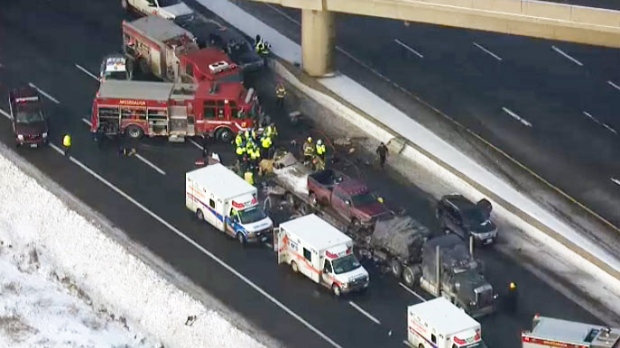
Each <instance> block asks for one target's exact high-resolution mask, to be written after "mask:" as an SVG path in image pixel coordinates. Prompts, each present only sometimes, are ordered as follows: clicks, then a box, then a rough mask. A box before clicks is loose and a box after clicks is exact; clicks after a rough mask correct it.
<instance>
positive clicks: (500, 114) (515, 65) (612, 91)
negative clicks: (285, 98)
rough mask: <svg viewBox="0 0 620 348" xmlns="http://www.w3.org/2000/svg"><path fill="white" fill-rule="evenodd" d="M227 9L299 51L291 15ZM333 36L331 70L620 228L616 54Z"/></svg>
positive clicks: (512, 39) (350, 28) (449, 35)
mask: <svg viewBox="0 0 620 348" xmlns="http://www.w3.org/2000/svg"><path fill="white" fill-rule="evenodd" d="M584 1H586V0H584ZM190 2H192V1H190ZM587 2H588V4H590V5H600V6H603V5H606V6H607V7H614V6H615V7H614V8H619V7H620V5H618V4H617V3H616V2H611V1H599V2H597V1H593V0H589V1H587ZM236 4H237V5H238V6H241V7H242V8H244V9H246V11H249V12H250V13H252V14H253V15H254V16H256V17H258V18H260V19H261V20H262V21H264V22H265V23H267V24H268V25H270V26H272V27H274V28H276V30H278V31H280V32H281V33H282V34H284V35H285V36H287V37H289V38H290V39H292V40H294V41H296V42H298V43H299V42H300V28H299V23H300V15H299V11H297V10H293V9H287V8H281V7H276V6H273V5H269V4H260V3H256V2H250V1H240V2H236ZM336 28H337V30H336V31H337V34H336V43H337V45H338V51H339V54H338V55H337V57H336V66H337V69H338V70H340V71H342V72H343V73H345V74H347V75H348V76H350V77H351V78H353V79H354V80H356V81H357V82H359V83H360V84H362V85H364V86H366V87H367V88H368V89H370V90H371V91H373V92H374V93H375V94H377V95H379V96H380V97H382V98H384V99H385V100H389V101H390V102H391V103H393V104H394V105H395V106H396V107H398V108H399V109H401V110H403V111H404V112H405V113H407V114H408V115H410V117H412V118H414V119H416V120H418V121H420V122H422V124H424V125H427V126H429V125H430V124H432V123H434V122H436V120H428V119H425V116H423V115H422V114H421V113H415V112H409V110H410V109H414V108H415V106H412V105H413V104H417V103H418V102H416V100H415V99H414V98H413V96H416V97H419V98H420V99H421V100H423V101H424V102H426V103H427V104H430V105H432V106H433V107H434V108H436V109H438V110H440V111H441V112H442V113H444V114H446V115H447V116H448V117H450V118H451V119H452V120H455V121H456V122H458V123H459V124H461V125H463V126H464V127H466V128H467V129H469V130H471V131H473V132H474V133H476V134H477V135H479V136H481V137H482V138H484V139H485V140H486V141H487V142H489V143H491V144H493V145H494V146H495V147H497V148H499V149H500V150H502V151H503V152H505V153H507V154H508V155H509V156H510V157H512V158H513V159H516V160H517V161H518V162H520V163H522V164H524V165H525V166H526V167H527V168H529V169H530V170H531V171H532V172H535V173H537V174H538V175H540V176H541V177H543V178H544V179H546V180H547V181H548V182H550V183H551V184H552V185H554V186H556V187H558V188H559V189H561V190H562V191H564V192H566V193H567V194H568V195H569V196H571V197H573V198H574V199H575V200H577V201H579V202H580V203H582V204H584V205H585V206H587V207H588V208H590V209H592V210H593V211H594V212H596V213H597V214H599V215H600V216H602V217H603V218H605V219H607V220H608V221H610V222H611V223H612V224H614V225H615V226H618V227H620V162H618V158H619V155H620V147H619V146H618V143H619V141H620V140H619V139H620V138H619V136H620V134H619V133H620V120H619V119H618V117H617V115H618V111H620V98H618V97H619V96H620V69H619V67H618V62H619V61H620V50H616V49H607V48H600V47H591V46H585V45H575V44H570V43H564V42H552V41H546V40H538V39H532V38H526V37H519V36H508V35H499V34H494V33H485V32H477V31H471V30H463V29H457V28H447V27H439V26H434V25H425V24H417V23H408V25H405V24H404V23H403V22H402V21H394V20H387V19H381V18H372V17H362V16H349V15H345V14H338V15H337V24H336ZM360 28H363V30H362V29H360ZM383 82H389V83H383ZM394 86H398V87H399V88H395V87H394ZM435 119H441V117H440V116H439V115H436V117H435ZM430 127H432V126H430ZM444 128H445V127H444Z"/></svg>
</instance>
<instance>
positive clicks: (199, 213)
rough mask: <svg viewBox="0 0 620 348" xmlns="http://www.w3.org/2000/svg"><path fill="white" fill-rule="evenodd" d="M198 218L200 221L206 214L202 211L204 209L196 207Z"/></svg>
mask: <svg viewBox="0 0 620 348" xmlns="http://www.w3.org/2000/svg"><path fill="white" fill-rule="evenodd" d="M196 219H198V221H204V220H205V215H204V214H203V213H202V210H200V209H196Z"/></svg>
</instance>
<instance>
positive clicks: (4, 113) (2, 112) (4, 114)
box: [0, 109, 11, 120]
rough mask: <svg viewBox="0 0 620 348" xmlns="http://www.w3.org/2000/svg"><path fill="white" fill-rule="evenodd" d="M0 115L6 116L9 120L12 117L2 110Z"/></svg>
mask: <svg viewBox="0 0 620 348" xmlns="http://www.w3.org/2000/svg"><path fill="white" fill-rule="evenodd" d="M0 114H2V116H4V117H6V118H8V119H9V120H10V119H11V115H10V114H9V113H8V112H6V111H4V110H2V109H0Z"/></svg>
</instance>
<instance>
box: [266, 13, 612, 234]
mask: <svg viewBox="0 0 620 348" xmlns="http://www.w3.org/2000/svg"><path fill="white" fill-rule="evenodd" d="M265 6H268V7H270V8H271V9H272V10H273V11H275V12H276V13H278V14H280V15H281V16H283V17H284V18H287V19H288V20H290V21H291V22H293V23H295V24H297V25H298V26H301V23H299V21H297V20H295V19H294V18H291V17H290V16H288V15H287V14H285V13H283V12H282V11H280V10H279V9H278V8H276V7H274V6H272V5H269V4H265ZM336 50H337V51H338V52H340V53H342V54H343V55H345V56H346V57H347V58H349V59H351V60H352V61H354V62H355V63H357V64H358V65H359V66H361V67H362V68H364V69H366V70H368V71H370V72H371V73H373V74H374V75H375V76H377V77H378V78H379V79H381V80H383V81H385V82H386V83H388V84H389V85H391V86H392V87H394V88H396V89H398V90H399V91H401V92H402V93H403V94H405V95H408V96H409V97H411V98H412V99H414V100H415V101H416V102H418V103H420V104H422V105H424V106H425V107H427V108H429V109H430V110H432V111H433V112H435V113H437V114H438V115H441V116H442V117H443V118H445V119H446V120H448V121H449V122H450V123H452V124H453V125H454V126H456V127H458V128H459V129H461V130H463V131H464V132H466V133H467V134H469V135H471V136H472V137H474V138H475V139H476V140H478V141H480V142H481V143H483V144H484V145H486V146H488V147H489V148H490V149H492V150H493V151H495V152H496V153H498V154H499V155H501V156H502V157H504V158H505V159H507V160H509V161H510V162H512V163H514V164H515V165H516V166H518V167H519V168H521V169H523V170H524V171H526V172H527V173H528V174H529V175H531V176H532V177H533V178H535V179H536V180H538V181H539V182H540V183H542V184H543V185H545V186H547V187H548V188H549V189H551V190H552V191H555V192H556V193H557V194H559V195H560V196H562V197H564V198H566V199H568V200H569V201H571V202H572V203H573V204H575V205H576V206H578V207H579V208H581V209H583V210H584V211H585V212H587V213H588V214H590V215H591V216H593V217H594V218H596V219H598V220H599V221H600V222H601V223H603V224H604V225H605V226H607V227H609V228H611V229H613V230H614V231H616V232H618V233H620V227H619V226H616V225H614V224H613V223H612V222H611V221H609V220H607V219H606V218H604V217H603V216H602V215H600V214H598V213H597V212H595V211H594V210H592V209H591V208H590V207H588V206H586V205H585V204H583V203H581V202H580V201H578V200H577V199H576V198H574V197H573V196H571V195H569V194H568V193H566V192H565V191H564V190H562V189H560V188H559V187H557V186H555V185H554V184H552V183H551V182H549V180H547V179H545V178H543V177H542V176H540V174H538V173H536V172H535V171H534V170H532V169H531V168H530V167H528V166H526V165H525V164H523V163H521V162H520V161H518V160H517V159H516V158H514V157H512V156H511V155H509V154H508V153H507V152H506V151H504V150H502V149H500V148H499V147H497V146H496V145H495V144H493V143H492V142H490V141H488V140H486V139H485V138H483V137H482V136H481V135H480V134H478V133H476V132H474V131H473V130H471V129H470V128H468V127H467V126H465V125H464V124H462V123H460V122H459V121H457V120H456V119H455V118H453V117H451V116H449V115H448V114H446V113H445V112H443V111H441V110H439V109H438V108H436V107H435V106H433V105H431V104H429V103H428V102H426V101H425V100H424V99H422V98H420V97H419V96H418V95H416V94H414V93H412V92H411V91H409V90H407V89H406V88H404V87H402V86H401V85H399V84H398V83H396V82H394V81H392V80H391V79H390V78H388V77H387V76H385V75H383V74H381V73H380V72H379V71H377V70H376V69H374V68H372V67H371V66H370V65H368V64H366V63H364V62H362V61H361V60H359V59H358V58H356V57H355V56H353V55H352V54H350V53H349V52H347V51H345V50H344V49H342V48H341V47H340V46H336Z"/></svg>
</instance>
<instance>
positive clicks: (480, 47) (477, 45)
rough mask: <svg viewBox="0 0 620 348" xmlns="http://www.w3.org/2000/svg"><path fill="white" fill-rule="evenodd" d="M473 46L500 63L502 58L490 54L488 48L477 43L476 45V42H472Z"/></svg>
mask: <svg viewBox="0 0 620 348" xmlns="http://www.w3.org/2000/svg"><path fill="white" fill-rule="evenodd" d="M473 44H474V46H476V47H478V48H479V49H480V50H481V51H482V52H484V53H486V54H488V55H490V56H491V57H493V58H495V59H497V60H498V61H500V62H501V61H502V57H500V56H498V55H497V54H495V53H493V52H491V50H490V49H488V48H486V47H484V46H482V45H481V44H479V43H477V42H474V43H473Z"/></svg>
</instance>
